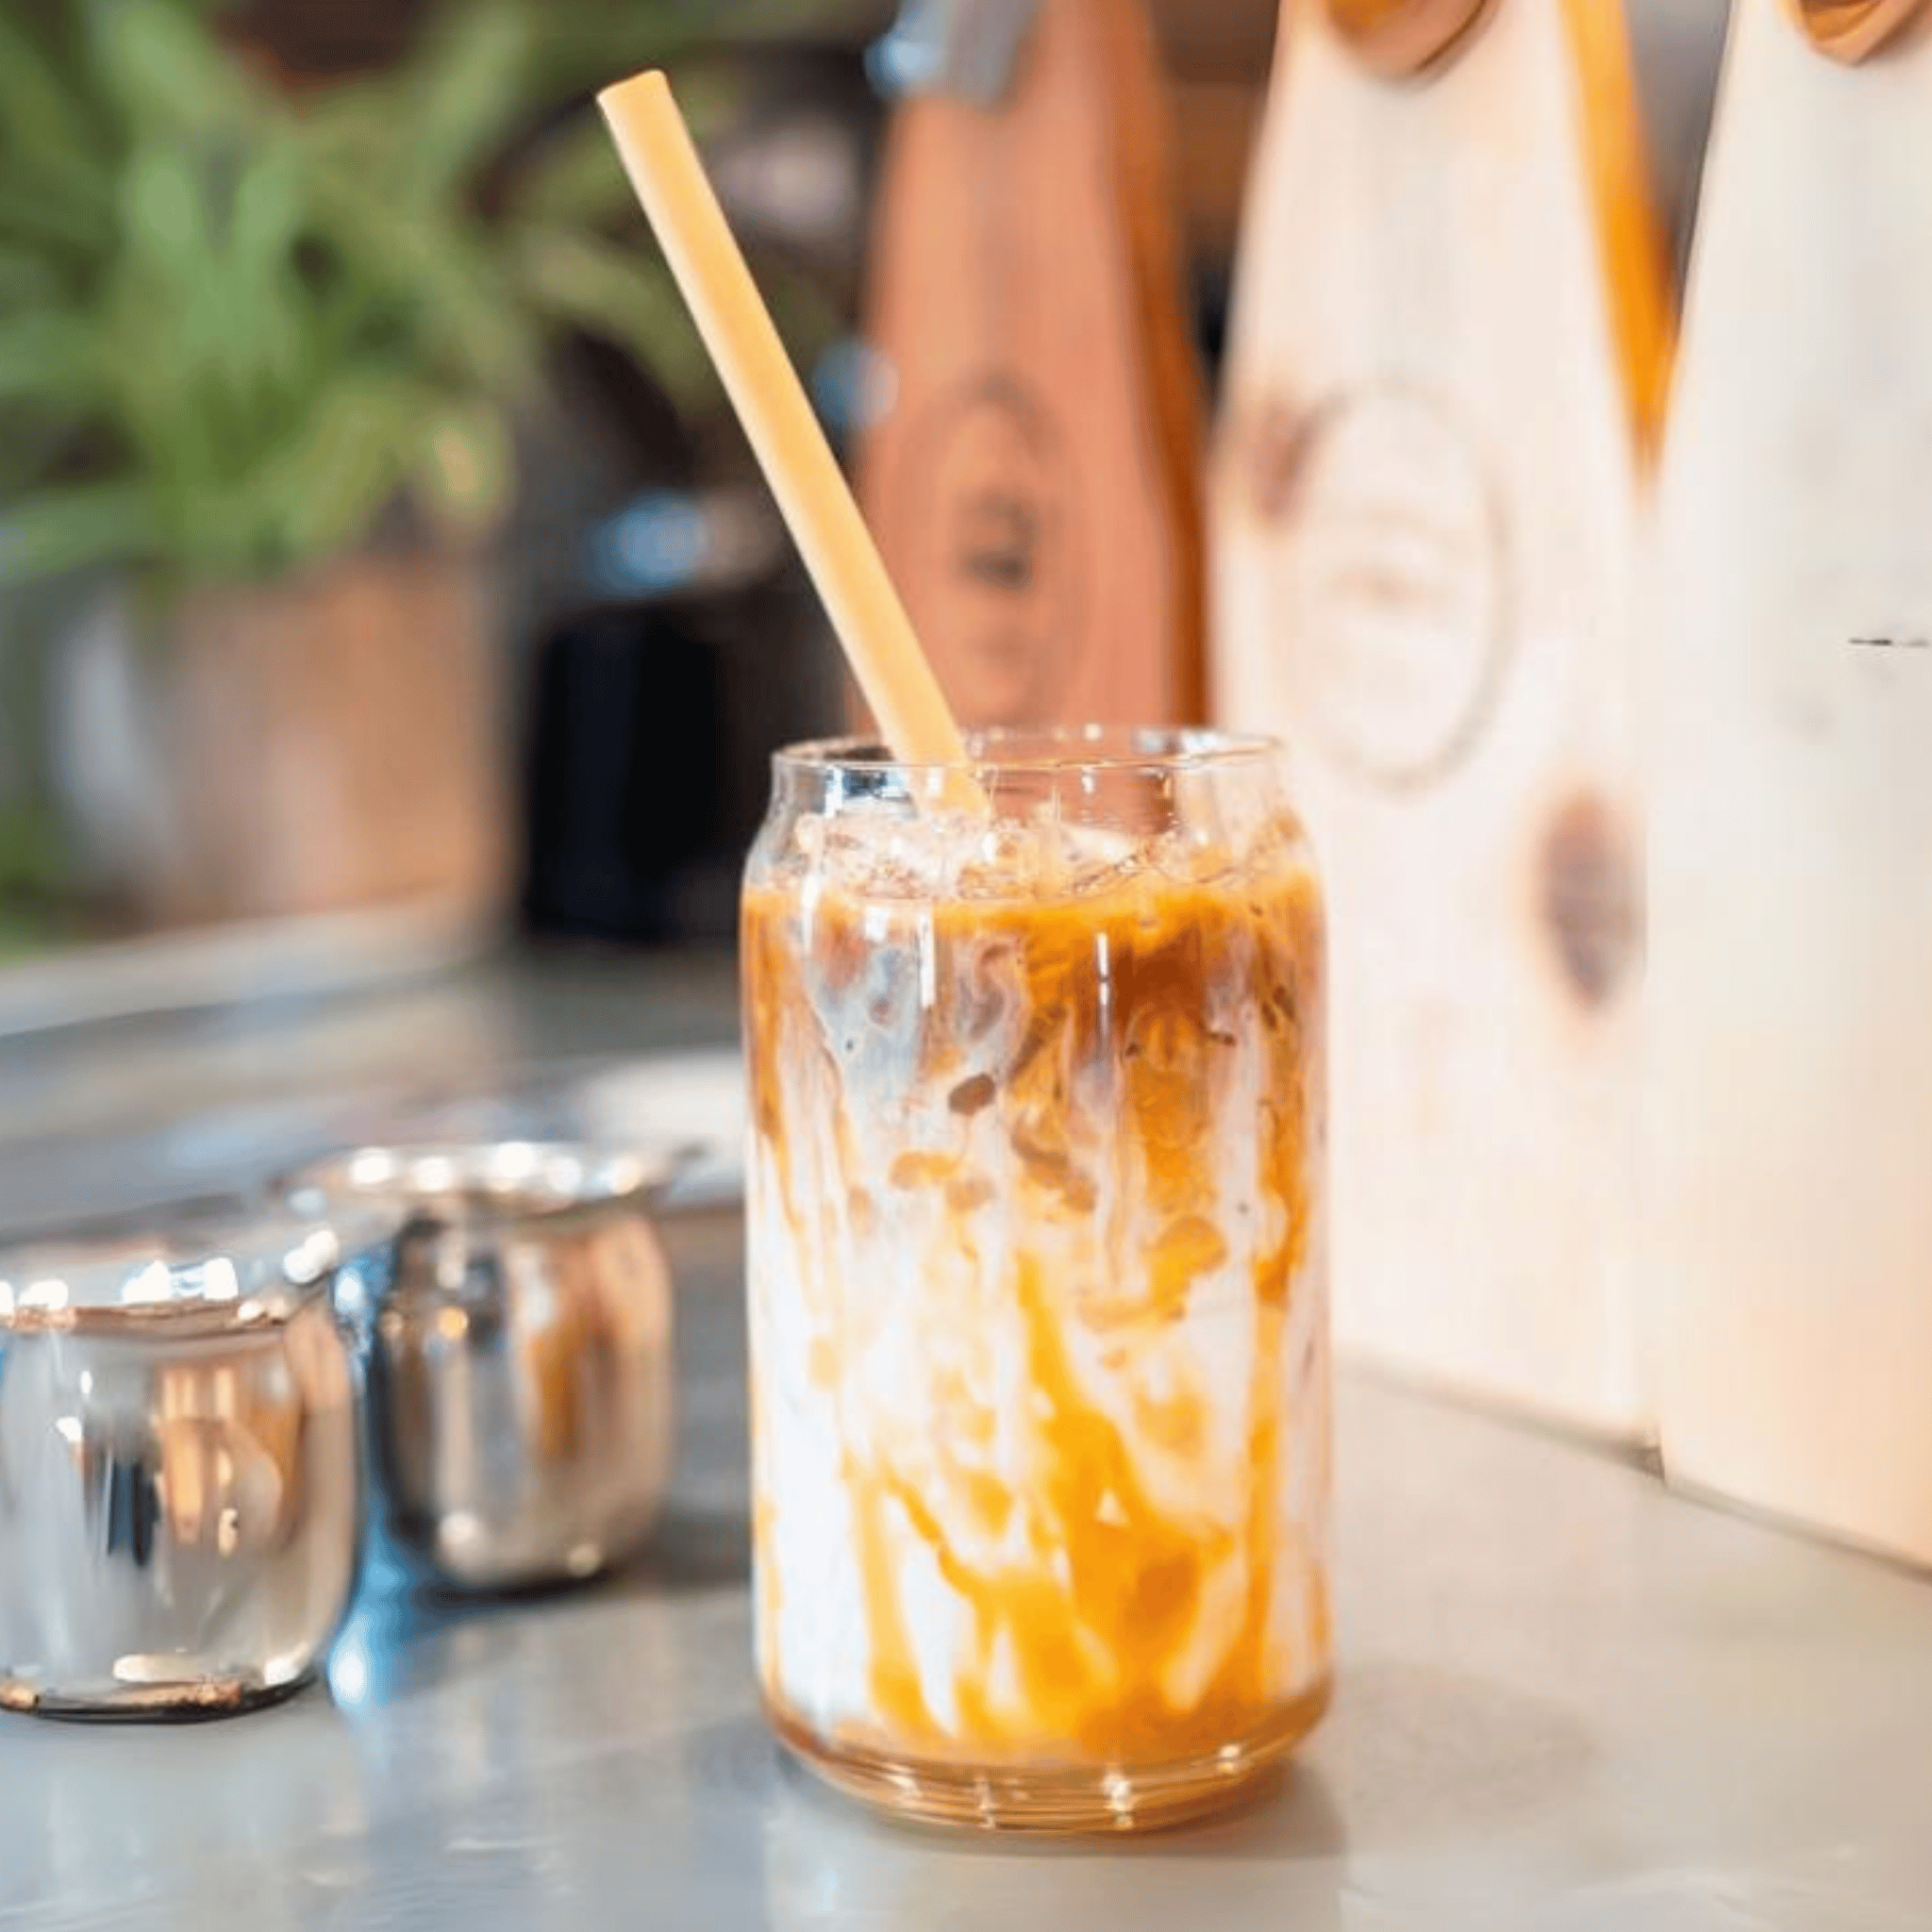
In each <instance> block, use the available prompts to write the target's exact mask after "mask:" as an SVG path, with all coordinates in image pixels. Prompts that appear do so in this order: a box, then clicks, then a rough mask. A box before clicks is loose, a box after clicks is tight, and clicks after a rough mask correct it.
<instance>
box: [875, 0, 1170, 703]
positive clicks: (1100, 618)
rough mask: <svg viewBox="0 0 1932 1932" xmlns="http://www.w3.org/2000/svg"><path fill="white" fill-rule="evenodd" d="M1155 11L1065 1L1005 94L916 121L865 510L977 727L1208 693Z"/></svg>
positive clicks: (884, 276)
mask: <svg viewBox="0 0 1932 1932" xmlns="http://www.w3.org/2000/svg"><path fill="white" fill-rule="evenodd" d="M1165 110H1166V104H1165V101H1164V99H1163V97H1162V94H1161V91H1160V80H1159V75H1158V68H1157V66H1156V62H1155V57H1154V52H1153V46H1152V42H1151V40H1150V38H1149V35H1148V31H1147V25H1146V21H1145V19H1144V17H1143V16H1142V14H1141V10H1140V0H1041V10H1040V17H1039V18H1038V19H1037V21H1036V22H1035V23H1034V25H1033V26H1032V28H1031V30H1030V32H1029V34H1028V36H1027V39H1026V41H1025V42H1024V46H1023V48H1022V52H1021V57H1020V62H1019V67H1018V72H1017V75H1016V76H1015V80H1014V84H1013V86H1012V87H1011V89H1010V90H1009V91H1008V96H1007V98H1006V99H1005V100H1004V101H1003V102H1002V103H1001V104H1000V105H999V106H998V107H996V108H991V109H986V108H979V107H976V106H974V105H971V104H969V103H967V102H965V101H962V100H959V99H956V98H953V97H951V96H948V95H945V94H941V93H934V94H925V95H919V96H915V97H914V98H912V99H910V100H908V102H906V103H905V104H904V105H903V106H901V107H900V108H899V109H898V110H897V112H896V114H895V117H894V121H893V125H892V127H891V135H890V139H889V142H888V149H887V158H886V168H885V177H884V181H883V185H882V188H881V191H880V203H879V208H878V212H877V216H876V223H875V231H874V262H875V267H874V276H873V282H872V287H871V291H870V298H869V305H868V311H869V312H868V335H869V337H870V339H871V341H872V342H873V344H874V347H875V348H877V349H878V350H879V351H880V352H881V354H882V355H883V356H884V358H886V361H887V363H888V364H889V365H890V370H891V375H890V378H889V383H890V389H891V407H890V408H888V409H887V411H886V412H885V413H884V414H883V416H881V417H880V418H879V420H878V421H877V422H876V424H875V425H874V426H873V428H872V430H871V432H870V433H869V434H868V436H867V437H866V439H865V441H864V444H863V447H862V449H861V451H860V461H859V490H860V495H861V499H862V501H863V504H864V507H865V509H866V512H867V515H868V517H869V519H870V521H871V523H872V525H873V528H874V531H875V532H876V533H877V535H878V539H879V541H880V544H881V546H882V548H883V549H884V552H885V555H886V560H887V563H888V564H889V566H890V567H891V571H892V574H893V576H894V578H895V580H896V581H897V583H898V584H899V586H900V589H901V591H902V592H903V593H904V595H905V597H906V600H907V603H908V607H909V608H910V610H911V613H912V618H913V622H914V623H915V624H916V625H917V626H918V627H919V630H920V634H921V636H922V638H923V640H924V643H925V645H926V648H927V650H928V651H929V652H930V653H931V655H932V657H933V659H934V662H935V665H936V668H937V669H938V671H939V674H940V678H941V683H942V684H943V686H944V687H945V690H946V692H947V695H948V696H949V697H950V698H951V700H952V702H953V704H954V706H955V707H956V708H957V709H958V713H959V715H960V718H961V720H962V722H964V723H966V724H1014V723H1022V722H1024V723H1048V722H1084V721H1088V720H1102V721H1110V722H1135V723H1159V722H1167V721H1172V720H1177V719H1187V718H1193V717H1197V716H1198V715H1199V713H1200V709H1201V704H1202V698H1201V690H1200V682H1201V679H1200V667H1201V641H1200V632H1201V607H1202V586H1201V535H1200V502H1199V496H1200V491H1199V461H1200V449H1199V444H1200V422H1199V404H1198V392H1197V383H1196V375H1195V371H1194V366H1193V361H1192V353H1191V344H1190V340H1189V335H1188V325H1187V320H1186V315H1185V311H1184V309H1183V307H1182V291H1181V280H1180V264H1179V259H1178V255H1177V250H1176V246H1175V242H1174V228H1173V220H1172V210H1171V207H1170V203H1169V196H1170V192H1171V184H1170V181H1169V177H1168V171H1167V148H1166V141H1165V135H1164V124H1165Z"/></svg>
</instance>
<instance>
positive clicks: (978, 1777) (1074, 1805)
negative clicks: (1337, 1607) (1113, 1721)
mask: <svg viewBox="0 0 1932 1932" xmlns="http://www.w3.org/2000/svg"><path fill="white" fill-rule="evenodd" d="M1331 1688H1332V1686H1331V1680H1330V1679H1329V1678H1327V1677H1324V1678H1323V1679H1322V1680H1321V1681H1320V1682H1319V1683H1317V1684H1315V1685H1314V1686H1312V1687H1311V1688H1310V1689H1309V1690H1307V1691H1304V1692H1303V1693H1302V1694H1301V1696H1299V1697H1297V1698H1296V1699H1295V1700H1294V1702H1293V1703H1291V1704H1286V1705H1283V1706H1282V1707H1280V1709H1278V1710H1277V1711H1276V1712H1275V1713H1274V1716H1273V1717H1272V1718H1271V1719H1270V1720H1269V1722H1268V1723H1267V1724H1264V1725H1263V1726H1261V1728H1259V1729H1258V1730H1254V1731H1250V1732H1249V1733H1248V1734H1247V1735H1246V1736H1245V1737H1242V1738H1237V1739H1233V1740H1230V1741H1229V1742H1227V1743H1225V1744H1224V1745H1223V1746H1222V1747H1221V1748H1220V1750H1218V1751H1217V1752H1215V1753H1214V1755H1213V1756H1212V1757H1191V1758H1183V1759H1180V1760H1178V1761H1174V1762H1170V1763H1165V1764H1144V1765H1137V1766H1135V1767H1133V1768H1132V1769H1126V1768H1122V1767H1115V1768H1107V1767H1102V1766H1095V1765H1084V1766H1053V1765H1047V1766H1042V1767H1041V1768H1040V1769H1039V1770H1028V1769H1025V1768H1023V1767H1019V1766H1013V1767H1010V1768H1007V1767H999V1768H995V1767H991V1766H969V1765H961V1764H949V1763H946V1762H945V1761H943V1760H942V1759H938V1758H931V1757H912V1756H901V1755H898V1754H896V1753H892V1752H887V1751H880V1750H876V1749H874V1748H872V1747H871V1746H868V1745H861V1744H852V1743H845V1742H839V1741H833V1740H826V1739H824V1738H821V1737H820V1736H818V1735H817V1733H815V1732H813V1731H811V1730H809V1729H808V1727H807V1726H806V1725H805V1724H801V1723H800V1722H799V1721H798V1720H797V1719H796V1718H795V1717H793V1716H792V1715H791V1713H790V1712H789V1711H787V1710H786V1709H785V1708H784V1707H782V1706H780V1705H778V1704H777V1703H775V1702H774V1700H772V1699H771V1698H770V1697H767V1699H766V1704H765V1711H766V1716H767V1717H768V1718H769V1719H770V1721H771V1724H772V1728H773V1729H774V1731H775V1732H776V1733H777V1734H778V1738H779V1740H780V1741H781V1742H783V1743H784V1744H785V1746H786V1747H787V1748H788V1749H789V1750H790V1751H791V1753H792V1754H793V1756H794V1757H797V1758H798V1759H799V1761H800V1762H801V1763H803V1764H804V1765H805V1766H806V1768H807V1769H808V1771H811V1772H813V1773H815V1774H817V1775H818V1776H819V1777H821V1778H823V1779H824V1781H825V1783H827V1784H829V1785H832V1786H834V1787H835V1788H836V1789H838V1790H841V1791H844V1792H847V1793H849V1794H850V1795H851V1796H853V1797H855V1798H858V1799H860V1800H862V1801H863V1802H864V1803H865V1804H867V1805H870V1806H872V1807H874V1809H877V1810H880V1811H887V1812H891V1813H893V1814H895V1815H896V1816H898V1817H900V1818H909V1819H918V1820H922V1821H924V1822H926V1823H929V1824H974V1825H980V1826H983V1827H986V1828H988V1829H991V1830H998V1831H1032V1832H1041V1833H1060V1834H1063V1835H1072V1834H1075V1833H1087V1832H1101V1831H1106V1832H1114V1831H1158V1830H1160V1829H1162V1828H1163V1827H1165V1826H1168V1825H1174V1824H1186V1823H1188V1822H1189V1821H1190V1820H1191V1819H1197V1818H1203V1817H1206V1816H1207V1815H1208V1814H1209V1813H1210V1812H1214V1811H1220V1810H1223V1809H1224V1808H1225V1807H1227V1806H1229V1805H1233V1804H1236V1803H1239V1802H1240V1800H1241V1798H1242V1797H1243V1796H1244V1795H1246V1794H1247V1793H1248V1792H1249V1791H1250V1790H1252V1789H1253V1787H1254V1786H1255V1784H1256V1783H1257V1780H1258V1779H1259V1778H1260V1777H1261V1776H1262V1774H1264V1773H1266V1772H1267V1771H1268V1770H1269V1769H1270V1768H1271V1767H1272V1766H1274V1764H1276V1763H1277V1762H1279V1760H1280V1759H1281V1758H1283V1757H1286V1756H1287V1755H1288V1754H1289V1752H1290V1751H1291V1750H1292V1749H1293V1748H1294V1746H1295V1745H1296V1744H1298V1743H1299V1742H1300V1741H1301V1740H1302V1739H1303V1738H1305V1737H1307V1734H1308V1732H1309V1731H1311V1730H1312V1729H1313V1728H1314V1726H1315V1724H1316V1723H1317V1722H1318V1721H1319V1720H1320V1718H1321V1716H1322V1713H1323V1712H1324V1710H1326V1709H1327V1707H1328V1697H1329V1692H1330V1690H1331Z"/></svg>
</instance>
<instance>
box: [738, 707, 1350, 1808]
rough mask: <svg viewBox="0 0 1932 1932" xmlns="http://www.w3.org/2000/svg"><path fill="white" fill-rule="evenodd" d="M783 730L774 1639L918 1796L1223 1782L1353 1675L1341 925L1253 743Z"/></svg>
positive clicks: (766, 1286)
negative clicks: (1338, 1496) (1331, 1143)
mask: <svg viewBox="0 0 1932 1932" xmlns="http://www.w3.org/2000/svg"><path fill="white" fill-rule="evenodd" d="M984 750H985V752H986V754H987V759H988V761H987V763H986V764H984V765H982V766H981V767H980V768H979V774H978V775H979V778H980V782H981V784H982V786H983V787H984V789H985V790H986V792H987V795H988V797H989V799H990V800H991V808H992V809H991V816H990V817H987V818H978V817H974V816H970V815H960V816H948V815H947V814H946V813H945V812H944V811H943V810H942V809H940V808H935V807H933V806H932V805H930V804H927V803H924V802H922V799H921V797H920V795H919V794H920V785H919V780H920V776H921V774H919V773H917V772H909V773H908V771H906V770H905V768H894V767H891V766H890V765H888V764H885V763H882V762H879V761H878V760H877V759H876V758H874V759H873V760H872V761H871V762H868V761H867V760H866V759H865V758H863V757H862V756H854V754H853V753H852V751H851V750H850V748H841V747H830V748H826V747H818V748H813V747H807V748H804V749H803V750H802V751H801V752H799V753H796V754H791V755H788V756H787V757H783V758H781V759H780V760H779V768H778V775H779V784H778V796H777V799H776V801H775V802H774V811H773V815H772V817H771V819H770V820H769V821H768V822H767V826H766V830H765V834H764V836H763V838H762V839H761V840H760V842H759V846H758V850H757V852H756V853H755V854H754V856H753V860H752V865H751V868H750V871H749V874H748V876H747V882H746V890H745V899H744V916H743V935H742V939H743V972H744V996H745V1017H746V1026H747V1039H748V1054H749V1059H750V1066H751V1079H752V1092H753V1126H752V1147H751V1160H750V1180H749V1190H750V1198H749V1209H750V1263H751V1268H750V1276H751V1308H752V1343H753V1410H754V1435H755V1468H756V1481H757V1511H756V1530H757V1557H758V1617H759V1625H758V1645H759V1662H760V1670H761V1674H762V1678H763V1685H764V1691H765V1695H766V1699H767V1702H768V1704H769V1707H770V1708H771V1711H772V1713H773V1716H774V1722H775V1723H776V1724H777V1726H778V1728H779V1730H780V1732H781V1733H782V1734H783V1735H784V1736H785V1737H786V1738H787V1739H788V1740H790V1741H791V1743H793V1744H794V1745H795V1746H796V1747H797V1748H798V1749H799V1750H800V1751H801V1752H802V1753H803V1754H804V1755H805V1756H806V1757H807V1758H808V1760H809V1761H812V1762H813V1763H814V1764H815V1765H816V1766H817V1767H818V1768H819V1769H820V1770H822V1771H824V1772H825V1773H826V1774H828V1775H830V1776H832V1777H833V1778H834V1779H835V1780H837V1781H840V1782H843V1783H845V1784H847V1785H849V1786H852V1787H854V1788H856V1789H858V1790H861V1791H863V1792H865V1793H866V1794H867V1795H870V1796H873V1797H874V1798H875V1799H878V1798H883V1799H884V1800H885V1801H886V1802H889V1803H892V1804H895V1805H897V1806H899V1807H901V1808H908V1809H913V1810H920V1811H924V1812H926V1813H929V1814H931V1815H938V1816H957V1817H968V1818H980V1819H985V1820H988V1821H990V1822H998V1823H1014V1824H1043V1825H1048V1826H1053V1825H1059V1826H1065V1827H1078V1826H1083V1825H1093V1824H1142V1823H1148V1822H1156V1821H1158V1820H1160V1819H1163V1818H1167V1817H1171V1816H1174V1815H1180V1814H1183V1813H1185V1812H1188V1811H1191V1810H1195V1809H1199V1808H1202V1807H1204V1806H1206V1805H1209V1804H1215V1803H1219V1802H1221V1801H1222V1800H1223V1799H1224V1797H1225V1795H1226V1794H1227V1792H1228V1790H1230V1789H1231V1788H1232V1787H1233V1786H1234V1785H1236V1784H1238V1783H1239V1782H1240V1781H1241V1778H1242V1777H1243V1776H1244V1775H1246V1774H1251V1773H1252V1772H1253V1771H1255V1770H1256V1769H1257V1768H1258V1767H1259V1766H1261V1765H1262V1764H1265V1763H1266V1762H1268V1761H1269V1760H1270V1759H1272V1758H1273V1757H1275V1756H1278V1755H1279V1753H1280V1752H1281V1751H1283V1750H1285V1749H1286V1748H1287V1747H1288V1745H1289V1744H1290V1743H1291V1742H1292V1741H1293V1740H1294V1739H1295V1738H1296V1737H1298V1736H1299V1735H1300V1734H1301V1733H1302V1732H1303V1731H1304V1730H1306V1729H1307V1726H1308V1724H1311V1723H1312V1722H1313V1720H1314V1718H1315V1717H1316V1716H1317V1715H1318V1714H1319V1711H1320V1708H1321V1705H1322V1702H1323V1700H1324V1696H1325V1693H1326V1686H1327V1679H1328V1670H1329V1608H1328V1568H1327V1542H1326V1536H1327V1530H1326V1519H1327V1493H1328V1446H1327V1445H1328V1391H1327V1353H1326V1310H1325V1280H1324V1256H1323V1241H1322V1229H1323V1216H1322V1196H1323V1185H1322V1161H1323V1138H1324V1112H1323V1107H1324V1095H1323V1089H1322V1064H1323V1063H1322V1052H1321V1041H1322V1008H1323V993H1324V988H1323V979H1322V958H1323V944H1322V911H1321V900H1320V894H1319V889H1318V887H1317V884H1316V881H1315V877H1314V874H1313V871H1312V868H1311V865H1310V862H1309V859H1308V857H1307V851H1306V848H1305V846H1304V845H1303V843H1302V841H1301V838H1300V834H1299V831H1298V829H1297V828H1296V826H1295V824H1294V822H1293V820H1292V818H1291V816H1290V814H1289V813H1288V811H1287V809H1286V808H1285V806H1284V805H1283V804H1282V802H1281V800H1280V798H1279V796H1278V794H1277V792H1276V791H1275V788H1274V766H1273V760H1272V758H1271V757H1270V756H1269V753H1268V748H1267V747H1266V746H1265V745H1264V744H1258V743H1247V742H1245V741H1231V740H1226V739H1223V738H1217V737H1211V736H1209V735H1208V734H1201V733H1163V734H1151V735H1138V734H1124V733H1122V734H1107V735H1101V736H1092V735H1087V736H1074V737H1060V736H1058V735H1056V736H1052V737H1048V738H1046V739H1045V740H1044V741H1041V739H1039V738H1034V739H1031V740H1024V741H1023V740H1017V739H1012V738H1008V737H1006V736H1004V735H1001V736H999V737H996V738H994V739H993V740H991V741H989V742H988V743H987V745H986V746H985V747H984Z"/></svg>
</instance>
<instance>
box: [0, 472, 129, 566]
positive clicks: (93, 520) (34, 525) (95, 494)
mask: <svg viewBox="0 0 1932 1932" xmlns="http://www.w3.org/2000/svg"><path fill="white" fill-rule="evenodd" d="M158 535H159V532H158V530H157V529H156V527H155V521H154V503H153V499H152V498H151V496H150V495H149V492H148V491H147V490H146V489H145V488H144V487H142V484H140V483H139V482H114V483H88V484H74V485H71V486H69V487H67V488H65V489H58V490H47V491H41V492H39V493H38V494H36V495H32V496H26V497H23V498H20V499H17V500H16V501H15V502H13V503H11V504H9V505H8V506H7V507H6V508H0V589H5V588H7V587H8V586H12V585H17V584H26V583H31V582H33V581H34V580H35V579H37V578H40V577H48V576H56V575H59V574H60V573H61V572H63V571H70V570H79V569H82V568H84V567H85V566H87V565H90V564H98V563H110V562H116V561H119V560H120V559H122V558H127V557H130V556H136V555H141V554H144V553H146V552H148V551H149V550H150V549H151V548H152V547H153V545H154V544H155V541H156V540H157V538H158Z"/></svg>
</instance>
